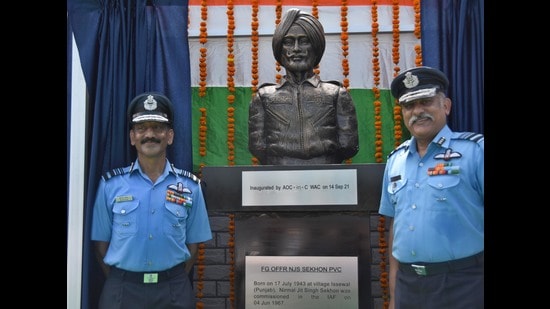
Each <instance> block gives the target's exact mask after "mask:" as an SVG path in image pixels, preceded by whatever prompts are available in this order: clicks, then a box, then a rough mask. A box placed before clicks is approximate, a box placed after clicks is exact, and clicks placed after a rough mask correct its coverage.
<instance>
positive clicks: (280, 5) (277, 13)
mask: <svg viewBox="0 0 550 309" xmlns="http://www.w3.org/2000/svg"><path fill="white" fill-rule="evenodd" d="M282 14H283V3H282V1H281V0H276V1H275V26H277V25H279V23H280V22H281V16H282ZM275 70H276V71H277V74H275V80H276V82H277V84H278V83H280V82H281V78H283V75H282V74H281V64H280V63H279V62H278V61H275Z"/></svg>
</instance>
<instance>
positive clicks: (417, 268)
mask: <svg viewBox="0 0 550 309" xmlns="http://www.w3.org/2000/svg"><path fill="white" fill-rule="evenodd" d="M411 267H412V268H413V269H414V271H415V272H416V274H417V275H419V276H426V275H428V273H427V272H426V266H424V265H416V264H411Z"/></svg>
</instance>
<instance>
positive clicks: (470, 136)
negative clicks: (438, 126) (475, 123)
mask: <svg viewBox="0 0 550 309" xmlns="http://www.w3.org/2000/svg"><path fill="white" fill-rule="evenodd" d="M457 139H463V140H470V141H473V142H476V143H479V142H481V141H484V140H485V136H483V134H479V133H473V132H464V133H462V134H460V135H459V136H458V137H457Z"/></svg>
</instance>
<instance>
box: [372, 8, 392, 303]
mask: <svg viewBox="0 0 550 309" xmlns="http://www.w3.org/2000/svg"><path fill="white" fill-rule="evenodd" d="M371 3H372V6H371V18H372V70H373V76H374V86H373V87H372V91H373V92H374V130H375V131H374V132H375V134H374V135H375V141H374V147H375V154H374V157H375V160H376V162H377V163H382V162H383V159H382V120H381V119H382V118H381V115H380V114H381V106H382V103H381V102H380V88H379V85H380V60H379V59H378V57H379V56H380V50H379V47H378V45H379V41H378V31H379V30H380V29H379V24H378V5H377V0H372V2H371ZM384 230H385V218H384V217H383V216H380V217H379V221H378V246H379V253H380V287H381V288H382V300H383V301H384V303H383V308H384V309H387V308H388V306H389V304H390V303H389V281H388V272H387V270H386V265H387V263H386V255H385V250H384V249H385V248H386V245H385V244H386V237H385V233H384Z"/></svg>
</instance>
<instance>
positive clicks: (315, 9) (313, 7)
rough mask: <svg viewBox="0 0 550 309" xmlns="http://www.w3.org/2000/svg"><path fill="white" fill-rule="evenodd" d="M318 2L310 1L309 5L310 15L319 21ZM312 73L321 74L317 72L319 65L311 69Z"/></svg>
mask: <svg viewBox="0 0 550 309" xmlns="http://www.w3.org/2000/svg"><path fill="white" fill-rule="evenodd" d="M318 6H319V0H313V1H312V4H311V15H313V17H315V18H317V19H319V8H318ZM313 72H314V73H315V74H321V71H320V70H319V65H317V66H316V67H315V68H314V69H313Z"/></svg>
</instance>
